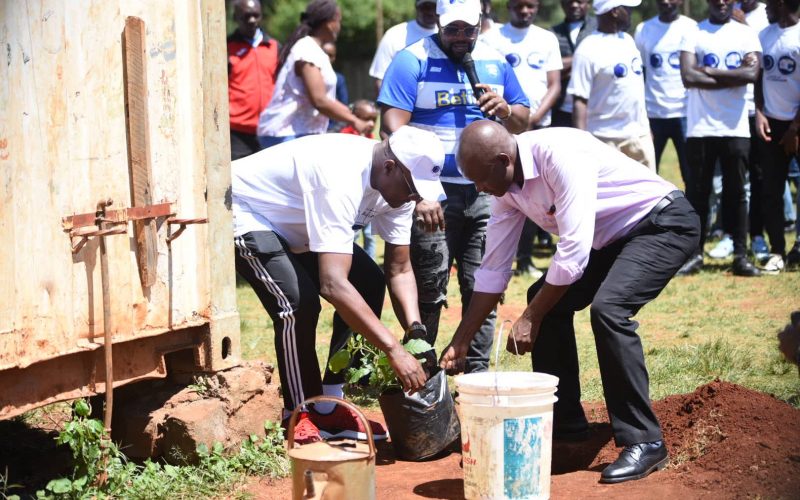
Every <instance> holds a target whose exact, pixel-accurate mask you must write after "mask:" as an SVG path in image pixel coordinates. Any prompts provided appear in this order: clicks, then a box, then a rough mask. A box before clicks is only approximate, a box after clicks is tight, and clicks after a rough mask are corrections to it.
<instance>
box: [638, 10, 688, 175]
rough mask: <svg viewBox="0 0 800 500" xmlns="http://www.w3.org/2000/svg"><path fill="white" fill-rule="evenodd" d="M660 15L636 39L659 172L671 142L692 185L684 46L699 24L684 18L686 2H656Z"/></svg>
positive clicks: (643, 25) (643, 24)
mask: <svg viewBox="0 0 800 500" xmlns="http://www.w3.org/2000/svg"><path fill="white" fill-rule="evenodd" d="M656 4H657V6H658V15H657V16H655V17H652V18H650V19H648V20H647V21H645V22H643V23H640V24H639V26H637V27H636V34H635V35H634V40H635V41H636V47H637V48H638V49H639V52H641V54H642V61H643V63H644V67H645V70H644V91H645V92H644V97H645V104H646V106H647V117H648V118H649V119H650V131H651V132H652V134H653V145H654V146H655V150H656V169H658V165H659V163H660V162H661V154H662V153H663V152H664V147H665V146H666V145H667V141H668V140H672V145H673V146H675V152H676V153H677V154H678V165H679V166H680V170H681V177H683V183H684V184H688V183H689V165H688V162H687V161H686V87H684V86H683V82H682V81H681V52H680V43H681V40H682V39H683V37H684V35H685V34H686V33H687V32H690V31H692V30H696V29H697V23H696V22H695V21H694V20H693V19H691V18H688V17H686V16H682V15H681V6H682V5H683V0H662V1H660V2H656Z"/></svg>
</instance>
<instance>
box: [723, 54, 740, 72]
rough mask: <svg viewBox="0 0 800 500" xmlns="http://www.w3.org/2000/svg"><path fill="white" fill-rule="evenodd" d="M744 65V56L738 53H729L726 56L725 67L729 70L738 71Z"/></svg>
mask: <svg viewBox="0 0 800 500" xmlns="http://www.w3.org/2000/svg"><path fill="white" fill-rule="evenodd" d="M741 65H742V55H741V54H739V53H738V52H728V55H726V56H725V67H726V68H728V69H736V68H738V67H739V66H741Z"/></svg>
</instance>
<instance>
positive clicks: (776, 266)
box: [761, 253, 783, 274]
mask: <svg viewBox="0 0 800 500" xmlns="http://www.w3.org/2000/svg"><path fill="white" fill-rule="evenodd" d="M781 271H783V257H781V256H780V255H778V254H776V253H773V254H770V256H769V258H768V259H767V260H766V262H764V265H763V266H762V267H761V272H762V273H765V274H778V273H780V272H781Z"/></svg>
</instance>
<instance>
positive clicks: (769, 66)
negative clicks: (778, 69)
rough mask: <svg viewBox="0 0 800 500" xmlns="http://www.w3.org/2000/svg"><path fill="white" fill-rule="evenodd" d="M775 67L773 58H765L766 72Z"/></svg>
mask: <svg viewBox="0 0 800 500" xmlns="http://www.w3.org/2000/svg"><path fill="white" fill-rule="evenodd" d="M773 67H775V59H773V58H772V56H764V70H766V71H769V70H771V69H772V68H773Z"/></svg>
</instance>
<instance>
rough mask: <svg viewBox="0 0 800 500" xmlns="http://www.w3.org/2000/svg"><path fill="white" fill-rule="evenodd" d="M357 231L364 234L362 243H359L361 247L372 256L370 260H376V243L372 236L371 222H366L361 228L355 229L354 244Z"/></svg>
mask: <svg viewBox="0 0 800 500" xmlns="http://www.w3.org/2000/svg"><path fill="white" fill-rule="evenodd" d="M359 233H361V234H363V235H364V244H363V245H361V248H363V249H364V251H365V252H367V255H369V256H370V257H372V260H376V259H377V256H376V251H377V248H376V247H377V245H376V244H375V237H374V236H372V224H367V225H366V226H364V227H363V228H361V229H359V230H356V244H358V235H359Z"/></svg>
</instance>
